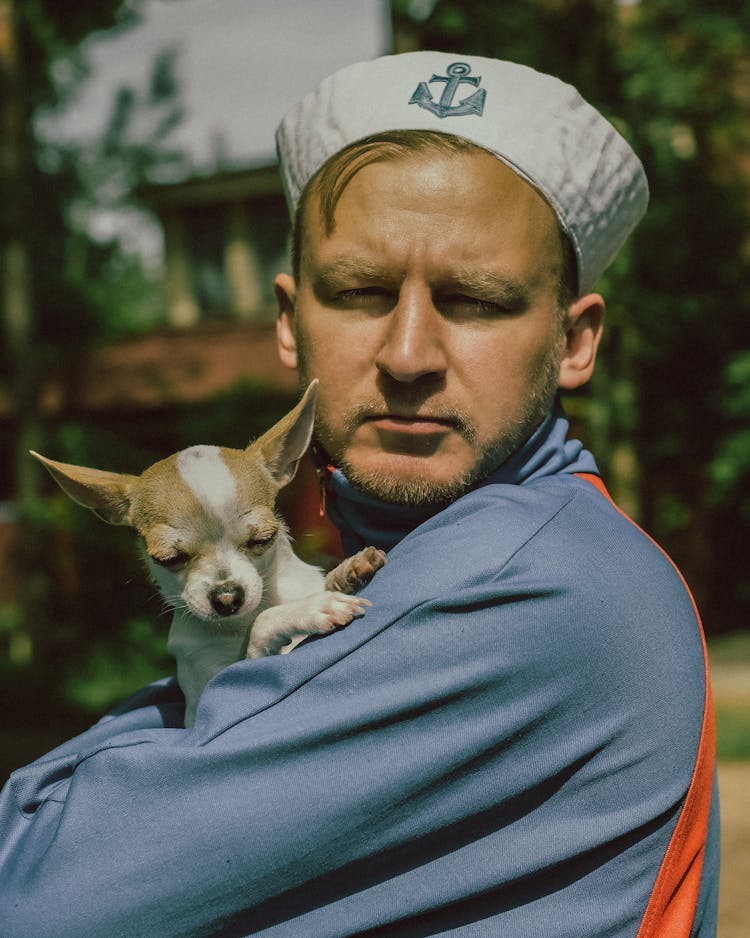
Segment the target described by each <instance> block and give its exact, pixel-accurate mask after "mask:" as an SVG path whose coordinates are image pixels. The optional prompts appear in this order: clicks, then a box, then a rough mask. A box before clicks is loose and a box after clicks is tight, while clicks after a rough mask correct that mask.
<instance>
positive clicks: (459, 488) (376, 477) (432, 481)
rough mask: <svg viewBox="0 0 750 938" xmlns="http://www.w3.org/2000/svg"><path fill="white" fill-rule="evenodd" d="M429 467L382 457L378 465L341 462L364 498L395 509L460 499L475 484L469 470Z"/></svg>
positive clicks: (426, 462) (420, 461) (425, 463)
mask: <svg viewBox="0 0 750 938" xmlns="http://www.w3.org/2000/svg"><path fill="white" fill-rule="evenodd" d="M437 468H438V467H435V466H431V465H430V460H429V459H416V458H414V457H396V456H394V455H392V454H390V455H389V454H381V458H380V459H379V460H378V461H377V465H367V464H364V465H363V464H358V463H357V462H354V461H351V462H350V461H349V460H347V459H343V460H342V461H341V469H342V470H343V472H344V474H345V475H346V477H347V479H348V480H349V482H351V483H352V485H354V486H355V487H356V488H358V489H360V491H362V492H365V493H366V494H367V495H370V496H372V497H373V498H377V499H379V500H380V501H384V502H390V503H391V504H394V505H413V506H415V507H416V506H420V505H433V504H435V505H442V504H447V503H448V502H451V501H454V500H455V499H456V498H458V497H459V496H460V495H463V494H464V492H466V491H467V489H468V488H470V487H471V485H472V483H473V482H474V481H476V476H475V473H474V472H472V471H471V470H469V471H461V470H460V469H457V470H455V471H454V472H453V473H452V474H451V473H450V471H446V469H443V470H442V471H441V472H438V471H437Z"/></svg>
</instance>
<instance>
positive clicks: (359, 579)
mask: <svg viewBox="0 0 750 938" xmlns="http://www.w3.org/2000/svg"><path fill="white" fill-rule="evenodd" d="M385 563H386V558H385V552H384V551H382V550H378V548H377V547H365V548H364V549H363V550H361V551H359V553H357V554H354V555H353V556H352V557H347V559H346V560H344V561H342V562H341V563H340V564H339V565H338V567H336V568H335V569H334V570H332V571H331V572H330V573H329V574H328V576H327V577H326V582H325V585H326V589H329V590H339V591H343V592H344V593H354V592H356V591H357V590H358V589H361V588H362V587H363V586H365V585H366V584H367V583H369V582H370V580H371V579H372V578H373V576H374V575H375V574H376V573H377V572H378V570H380V568H381V567H383V566H385Z"/></svg>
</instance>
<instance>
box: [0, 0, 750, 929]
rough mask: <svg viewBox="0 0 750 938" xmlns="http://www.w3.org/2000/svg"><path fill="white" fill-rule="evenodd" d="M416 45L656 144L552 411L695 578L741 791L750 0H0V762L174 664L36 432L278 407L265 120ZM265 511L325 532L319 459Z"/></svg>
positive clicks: (209, 435)
mask: <svg viewBox="0 0 750 938" xmlns="http://www.w3.org/2000/svg"><path fill="white" fill-rule="evenodd" d="M420 48H425V49H430V48H433V49H444V50H448V51H456V52H457V53H461V52H464V53H474V54H480V55H489V56H496V57H500V58H508V59H512V60H515V61H518V62H522V63H524V64H527V65H530V66H533V67H535V68H538V69H541V70H543V71H549V72H552V73H554V74H556V75H558V76H559V77H561V78H563V79H564V80H567V81H570V82H572V83H573V84H575V85H576V86H577V87H578V88H579V90H580V91H581V92H582V93H583V94H584V96H585V97H587V98H588V99H589V100H590V101H591V102H592V103H593V104H594V105H596V106H597V107H598V108H599V109H600V110H602V111H603V112H604V113H605V114H606V115H607V116H608V117H609V118H610V119H611V120H612V122H613V123H614V124H615V125H616V126H617V127H618V129H619V130H620V131H621V132H622V133H623V134H624V135H625V136H626V137H627V138H628V139H629V140H630V141H631V142H632V143H633V145H634V147H635V149H636V150H637V152H638V153H639V154H640V156H641V158H642V160H643V162H644V164H645V166H646V171H647V173H648V176H649V179H650V183H651V191H652V203H651V208H650V210H649V213H648V215H647V217H646V219H645V221H644V222H643V223H642V224H641V226H640V228H639V229H638V231H637V233H636V235H635V236H634V237H633V238H632V239H631V241H630V243H629V245H628V246H627V248H626V250H625V251H624V252H623V253H622V254H621V256H620V257H619V258H618V260H617V261H616V263H615V264H614V266H613V267H612V268H611V269H610V270H609V271H608V272H607V273H606V275H605V276H604V277H603V278H602V280H601V282H600V283H599V284H598V288H599V290H600V291H601V292H602V293H604V295H605V297H606V298H607V300H608V327H607V335H606V342H605V347H604V349H603V354H602V355H601V358H600V365H599V369H598V372H597V375H596V378H595V380H594V382H593V384H592V386H591V388H590V389H587V390H586V391H585V392H584V393H581V394H580V395H576V396H573V397H570V398H568V399H566V406H567V409H568V411H569V413H570V415H571V417H572V419H573V422H574V426H575V429H576V431H577V432H578V433H579V434H580V435H581V436H582V437H583V439H584V440H585V441H586V443H587V444H588V445H589V446H590V447H591V448H592V449H593V450H594V452H595V453H596V455H597V458H598V460H599V463H600V466H601V468H602V470H603V474H604V476H605V479H606V481H607V483H608V485H609V488H610V490H611V492H612V493H613V495H614V497H615V498H616V499H617V500H618V502H619V503H620V505H621V506H622V507H623V508H624V509H625V510H626V511H627V512H628V513H629V514H630V515H631V516H633V517H634V518H635V519H636V520H637V521H638V522H639V523H640V524H641V525H642V526H643V527H644V528H646V530H647V531H648V532H649V533H651V534H652V535H654V536H655V537H656V538H657V539H658V540H659V541H660V543H662V545H663V546H665V547H666V548H667V550H668V551H669V552H670V553H671V555H672V556H673V558H674V559H675V560H676V561H677V563H678V564H679V566H680V567H681V569H682V570H683V572H684V573H685V575H686V578H687V579H688V581H689V583H690V584H691V586H692V589H693V591H694V593H695V595H696V597H697V600H698V603H699V605H700V608H701V610H702V612H703V617H704V622H705V627H706V632H707V634H708V636H709V640H710V649H711V657H712V662H713V668H714V683H715V690H716V695H717V703H718V716H719V747H720V757H721V760H722V772H723V774H724V777H723V785H724V786H725V787H726V790H727V792H729V791H730V789H732V786H735V787H736V788H737V791H738V792H739V791H743V792H744V793H745V796H746V793H747V791H748V785H749V784H750V783H749V782H748V779H750V775H742V774H740V773H742V772H744V771H745V770H746V764H747V762H748V760H749V759H750V632H749V631H748V624H750V549H749V546H748V545H750V325H749V324H748V312H749V306H750V302H749V301H750V278H749V277H748V268H749V267H750V226H749V224H748V223H749V221H750V56H749V55H748V52H749V50H750V3H748V2H747V0H641V2H638V0H619V2H618V0H391V2H390V3H389V2H387V0H314V2H304V3H302V2H297V0H276V2H274V3H268V2H265V0H264V2H261V0H76V3H74V4H71V3H65V2H62V0H57V2H56V0H0V270H1V271H2V276H1V279H0V321H1V323H2V337H3V344H2V354H1V356H0V687H1V688H2V691H0V693H1V694H2V697H1V698H0V703H1V704H2V714H3V719H2V724H0V772H1V773H2V775H3V776H5V774H7V772H8V771H10V770H11V769H12V768H14V767H16V766H18V765H20V764H22V763H24V762H26V761H28V760H30V759H31V758H33V757H35V756H36V755H38V754H40V753H41V752H43V751H45V750H46V749H48V748H50V747H51V746H52V745H54V744H55V743H56V742H58V741H59V740H60V739H62V738H64V737H66V736H69V735H71V734H72V733H74V732H76V731H77V730H79V729H81V728H83V727H84V726H86V725H88V724H89V723H90V722H92V721H93V720H94V719H96V718H97V717H98V716H99V715H100V714H101V713H103V712H104V711H105V710H106V709H107V708H108V707H109V706H111V705H112V704H113V703H114V702H116V701H117V700H119V699H121V698H123V697H124V696H126V695H128V694H129V693H130V692H131V691H134V690H135V689H137V688H138V687H139V686H141V685H142V684H143V683H145V682H147V681H148V680H151V679H152V678H155V677H158V676H161V675H163V674H165V673H169V672H171V670H172V664H171V661H170V660H169V659H168V658H167V657H166V655H165V652H164V646H165V637H166V633H167V629H168V625H169V616H168V614H166V613H165V611H164V610H163V608H162V606H161V603H160V602H159V601H158V599H157V598H156V596H155V593H154V589H153V588H152V587H150V586H149V584H148V583H146V581H145V577H144V575H143V572H142V569H141V566H140V562H139V560H138V558H137V554H136V550H135V543H134V538H133V537H132V536H131V532H130V531H127V530H125V529H122V528H109V527H107V526H106V525H104V524H102V523H101V522H99V521H98V520H97V519H96V518H94V517H93V515H90V514H89V513H88V512H86V511H85V510H84V509H81V508H79V507H77V506H75V505H73V504H72V503H70V502H69V501H68V500H67V499H66V498H65V497H64V496H63V495H62V494H61V493H60V492H59V491H58V490H57V489H55V488H54V487H53V485H52V483H51V482H50V480H49V479H48V478H47V477H46V476H45V475H44V473H43V470H41V469H40V467H38V466H37V465H36V464H35V463H34V462H33V461H32V460H31V459H30V458H29V456H28V450H29V449H36V450H39V451H41V452H43V453H45V454H46V455H49V456H51V457H52V458H54V459H58V460H62V461H64V462H74V463H83V464H87V465H93V466H96V467H99V468H106V469H117V470H122V471H130V472H140V471H141V470H142V469H144V468H145V467H146V466H148V465H150V464H151V463H152V462H154V461H155V460H156V459H158V458H161V457H163V456H165V455H168V454H169V453H171V452H173V451H175V450H177V449H179V448H182V447H184V446H187V445H190V444H193V443H197V442H203V443H217V444H223V445H229V446H242V445H244V444H245V443H246V442H247V441H248V440H249V439H250V438H251V437H253V436H254V435H256V434H257V433H258V432H260V431H261V430H262V429H264V428H265V427H267V426H268V425H270V423H272V422H273V421H274V420H275V419H277V418H278V417H279V416H281V414H282V413H284V412H285V411H286V410H287V409H288V408H289V407H290V406H291V404H292V403H293V401H294V399H295V383H294V378H293V376H292V375H291V374H290V373H288V372H286V371H285V370H284V369H282V368H281V366H280V365H279V364H278V362H277V360H276V352H275V345H274V332H273V323H274V306H273V293H272V286H271V285H272V278H273V275H274V273H276V272H277V271H279V270H280V269H283V268H285V267H287V259H286V238H287V217H286V211H285V207H284V200H283V196H282V193H281V186H280V182H279V178H278V174H277V170H276V165H275V156H274V144H273V130H274V128H275V126H276V124H277V122H278V120H279V119H280V118H281V116H282V115H283V113H284V112H285V110H286V109H287V108H288V107H289V106H290V105H291V104H292V103H293V102H294V101H295V100H297V99H298V98H299V97H300V96H301V95H303V94H304V93H305V92H306V91H307V90H308V89H310V88H311V87H313V86H314V84H315V83H316V82H317V81H318V80H320V79H321V78H322V77H323V76H324V75H326V74H328V73H329V72H331V71H333V70H334V69H336V68H338V67H339V66H342V65H345V64H347V63H349V62H352V61H357V60H360V59H366V58H371V57H374V56H376V55H379V54H382V53H386V52H391V51H408V50H412V49H420ZM284 508H285V510H286V512H287V515H288V517H289V518H290V520H291V524H292V529H293V533H294V534H295V536H296V538H297V544H298V547H299V549H300V552H301V553H302V554H303V555H304V556H306V557H307V558H310V559H315V558H317V557H320V556H322V555H326V554H331V553H333V552H335V551H336V549H337V545H336V540H335V537H334V536H333V535H332V532H331V530H330V529H329V528H328V527H326V526H325V524H324V523H323V522H321V521H320V519H319V517H318V501H317V494H316V491H315V484H314V479H313V477H312V472H311V470H309V469H307V470H306V471H305V472H304V473H303V474H302V476H301V477H300V479H299V480H297V481H296V482H295V485H294V488H293V490H292V491H291V492H289V493H287V495H286V498H285V505H284ZM727 805H729V801H727ZM726 810H727V811H728V810H730V808H729V807H727V808H726ZM729 826H730V828H731V829H732V831H735V830H739V827H736V826H735V824H734V822H732V823H731V824H730V825H729ZM725 836H726V835H725ZM736 836H738V837H739V836H740V835H739V834H737V835H736ZM742 836H744V837H747V838H748V840H750V834H748V833H747V829H746V828H745V834H743V835H742ZM747 847H748V841H745V842H744V846H743V850H744V852H743V854H742V855H743V857H744V860H743V861H742V862H744V864H745V865H744V867H742V866H740V868H741V869H743V870H744V872H745V874H747V876H750V870H749V869H748V859H747V857H748V850H747ZM738 855H739V854H738ZM735 866H736V864H735ZM747 876H745V881H748V880H747ZM738 914H740V913H738ZM743 919H744V915H743ZM725 921H728V919H725ZM745 924H747V923H746V921H745ZM727 927H728V926H727ZM725 934H727V935H729V934H730V932H729V931H728V930H727V931H725ZM738 934H739V932H738Z"/></svg>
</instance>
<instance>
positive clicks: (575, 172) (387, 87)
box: [276, 52, 648, 293]
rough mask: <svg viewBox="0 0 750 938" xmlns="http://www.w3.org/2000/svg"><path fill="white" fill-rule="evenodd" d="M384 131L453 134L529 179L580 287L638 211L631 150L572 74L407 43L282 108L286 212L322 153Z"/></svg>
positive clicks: (609, 255)
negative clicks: (570, 257)
mask: <svg viewBox="0 0 750 938" xmlns="http://www.w3.org/2000/svg"><path fill="white" fill-rule="evenodd" d="M391 130H434V131H440V132H443V133H449V134H454V135H455V136H457V137H462V138H464V139H466V140H469V141H470V142H472V143H474V144H476V145H477V146H480V147H482V148H483V149H485V150H488V151H489V152H490V153H493V154H494V155H495V156H497V157H498V159H500V160H502V161H503V162H504V163H506V164H507V165H508V166H510V167H511V168H512V169H513V170H514V171H515V172H516V173H518V174H519V176H521V177H522V178H523V179H525V180H526V181H527V182H529V183H530V184H531V185H532V186H533V187H534V188H535V189H536V190H537V191H538V192H539V193H540V194H541V195H542V196H543V197H544V198H545V199H546V200H547V202H548V203H549V204H550V206H551V207H552V209H553V210H554V211H555V214H556V215H557V217H558V219H559V221H560V224H561V226H562V228H563V230H564V231H565V233H566V234H567V235H568V237H569V238H570V240H571V242H572V244H573V248H574V250H575V253H576V258H577V262H578V289H579V292H580V293H586V292H588V291H589V290H590V289H591V287H592V285H593V283H594V281H595V280H596V278H597V277H598V276H599V274H600V273H601V272H602V271H603V270H604V268H605V267H607V265H608V264H609V263H610V262H611V261H612V260H613V258H614V257H615V255H616V254H617V252H618V251H619V250H620V248H621V247H622V245H623V243H624V241H625V240H626V238H627V237H628V235H629V234H630V232H631V231H632V230H633V228H635V226H636V225H637V223H638V222H639V221H640V219H641V218H642V217H643V214H644V212H645V211H646V206H647V204H648V183H647V181H646V176H645V173H644V171H643V167H642V165H641V162H640V160H639V159H638V157H637V156H636V155H635V153H634V152H633V150H632V149H631V147H630V146H629V144H628V143H627V142H626V141H625V140H624V139H623V137H622V136H621V135H620V134H619V133H618V132H617V131H616V130H615V128H614V127H613V126H612V125H611V124H610V123H609V121H607V120H606V119H605V118H604V117H602V115H601V114H600V113H599V112H598V111H597V110H596V109H595V108H593V107H592V106H591V105H590V104H588V103H587V102H586V101H585V100H584V99H583V98H582V97H581V95H580V94H579V93H578V92H577V91H576V89H575V88H573V87H572V86H571V85H568V84H565V83H564V82H562V81H560V80H559V79H557V78H553V77H552V76H550V75H545V74H542V73H541V72H537V71H535V70H534V69H531V68H528V67H527V66H525V65H517V64H515V63H513V62H503V61H499V60H497V59H487V58H480V57H478V56H460V55H456V54H455V53H445V52H409V53H405V54H402V55H392V56H384V57H382V58H379V59H375V60H374V61H371V62H360V63H358V64H356V65H350V66H347V67H346V68H343V69H341V70H340V71H338V72H336V73H335V74H334V75H332V76H330V77H329V78H326V79H325V80H324V81H323V82H321V84H320V85H319V86H318V87H317V88H316V89H315V90H314V91H311V92H310V94H308V95H307V96H306V97H305V98H304V99H303V100H302V101H301V102H299V103H298V104H297V105H296V106H295V107H294V108H292V110H291V111H289V112H288V114H287V115H286V116H285V117H284V119H283V121H282V122H281V124H280V125H279V128H278V130H277V132H276V144H277V149H278V154H279V160H280V164H281V174H282V179H283V183H284V188H285V191H286V196H287V201H288V204H289V208H290V212H291V214H292V215H294V213H295V210H296V206H297V203H298V201H299V198H300V195H301V193H302V190H303V189H304V187H305V185H306V184H307V183H308V182H309V180H310V179H311V178H312V176H314V175H315V173H316V172H317V171H318V170H319V169H320V168H321V167H322V166H323V164H324V163H325V162H326V161H327V160H328V159H329V158H330V157H331V156H333V155H334V154H335V153H338V152H339V151H340V150H342V149H344V148H345V147H347V146H349V145H350V144H352V143H355V142H356V141H358V140H362V139H363V138H365V137H369V136H371V135H373V134H378V133H382V132H385V131H391Z"/></svg>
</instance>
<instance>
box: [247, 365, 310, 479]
mask: <svg viewBox="0 0 750 938" xmlns="http://www.w3.org/2000/svg"><path fill="white" fill-rule="evenodd" d="M317 394H318V381H317V379H315V380H313V381H311V382H310V384H309V385H308V388H307V390H306V391H305V394H304V396H303V398H302V400H301V401H300V402H299V404H297V406H296V407H295V408H294V410H291V411H290V412H289V413H288V414H287V415H286V416H285V417H282V418H281V420H279V422H278V423H277V424H275V425H274V426H273V427H271V429H270V430H267V431H266V432H265V433H264V434H263V436H260V437H258V439H257V440H255V442H253V443H251V444H250V446H248V448H247V452H248V453H252V454H253V455H254V456H257V455H259V456H260V457H261V458H262V459H263V461H264V462H265V463H266V465H267V466H268V468H269V469H270V470H271V475H272V476H273V477H274V479H275V481H276V483H277V485H278V486H279V488H282V487H283V486H285V485H287V484H288V483H289V482H291V481H292V479H293V478H294V474H295V473H296V471H297V467H298V466H299V463H300V460H301V459H302V457H303V456H304V455H305V453H306V452H307V447H308V446H309V445H310V440H311V438H312V432H313V423H314V421H315V398H316V396H317Z"/></svg>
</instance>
